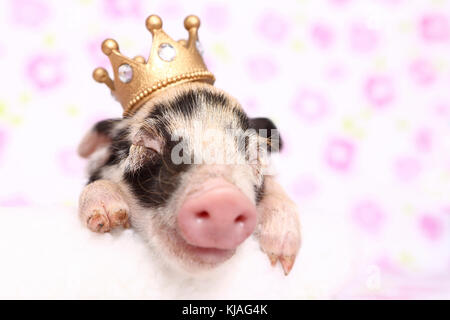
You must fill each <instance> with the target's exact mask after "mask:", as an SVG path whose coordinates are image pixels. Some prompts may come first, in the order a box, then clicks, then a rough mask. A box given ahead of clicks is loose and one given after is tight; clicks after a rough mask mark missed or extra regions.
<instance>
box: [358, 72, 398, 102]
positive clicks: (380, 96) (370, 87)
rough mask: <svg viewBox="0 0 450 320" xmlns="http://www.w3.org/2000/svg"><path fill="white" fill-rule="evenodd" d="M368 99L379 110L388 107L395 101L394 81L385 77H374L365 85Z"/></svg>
mask: <svg viewBox="0 0 450 320" xmlns="http://www.w3.org/2000/svg"><path fill="white" fill-rule="evenodd" d="M365 94H366V97H367V99H368V100H369V101H370V103H372V104H373V105H374V106H375V107H377V108H382V107H385V106H387V105H388V104H389V103H390V102H391V101H392V100H393V99H394V95H395V93H394V86H393V84H392V81H391V80H390V79H389V78H387V77H384V76H372V77H370V78H369V79H368V80H367V81H366V84H365Z"/></svg>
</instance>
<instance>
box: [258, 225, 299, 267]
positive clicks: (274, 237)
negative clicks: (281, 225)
mask: <svg viewBox="0 0 450 320" xmlns="http://www.w3.org/2000/svg"><path fill="white" fill-rule="evenodd" d="M259 243H260V247H261V250H262V251H263V252H265V253H266V254H267V256H268V257H269V260H270V263H271V265H272V266H275V265H276V264H277V262H278V261H280V263H281V266H282V267H283V271H284V274H285V275H288V274H289V272H291V270H292V267H293V266H294V262H295V258H296V256H297V252H298V250H299V248H300V235H299V234H296V233H294V232H287V233H286V234H274V233H272V232H263V233H262V234H261V235H260V240H259Z"/></svg>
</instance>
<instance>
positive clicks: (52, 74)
mask: <svg viewBox="0 0 450 320" xmlns="http://www.w3.org/2000/svg"><path fill="white" fill-rule="evenodd" d="M26 73H27V76H28V78H29V79H30V80H31V82H32V83H33V84H34V85H35V86H36V87H38V88H39V89H43V90H47V89H52V88H54V87H57V86H58V85H60V84H61V83H62V82H63V80H64V74H63V68H62V58H61V57H55V56H46V55H38V56H35V57H34V58H32V59H31V60H30V61H29V62H28V65H27V69H26Z"/></svg>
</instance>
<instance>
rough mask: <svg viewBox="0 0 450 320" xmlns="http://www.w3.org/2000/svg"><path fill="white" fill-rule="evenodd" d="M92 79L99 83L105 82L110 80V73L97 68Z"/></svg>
mask: <svg viewBox="0 0 450 320" xmlns="http://www.w3.org/2000/svg"><path fill="white" fill-rule="evenodd" d="M92 77H93V78H94V80H95V81H97V82H101V83H103V82H105V81H106V80H107V79H108V72H107V71H106V70H105V69H103V68H96V69H95V70H94V72H93V73H92Z"/></svg>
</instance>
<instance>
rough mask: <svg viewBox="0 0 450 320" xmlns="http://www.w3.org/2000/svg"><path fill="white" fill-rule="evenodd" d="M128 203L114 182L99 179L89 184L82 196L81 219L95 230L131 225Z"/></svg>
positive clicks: (103, 230) (100, 230) (104, 230)
mask: <svg viewBox="0 0 450 320" xmlns="http://www.w3.org/2000/svg"><path fill="white" fill-rule="evenodd" d="M128 212H129V209H128V205H127V203H126V202H125V201H124V199H123V197H122V195H121V192H120V190H119V189H118V187H117V186H116V185H114V184H113V183H112V182H109V181H105V180H98V181H95V182H93V183H91V184H89V185H87V186H86V187H85V188H84V189H83V192H82V193H81V196H80V207H79V213H80V218H81V221H83V222H84V223H85V224H86V225H87V227H88V228H89V229H90V230H92V231H94V232H100V233H103V232H108V231H111V229H113V228H116V227H121V226H122V227H125V228H128V227H129V226H130V223H129V219H128V216H129V215H128Z"/></svg>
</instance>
